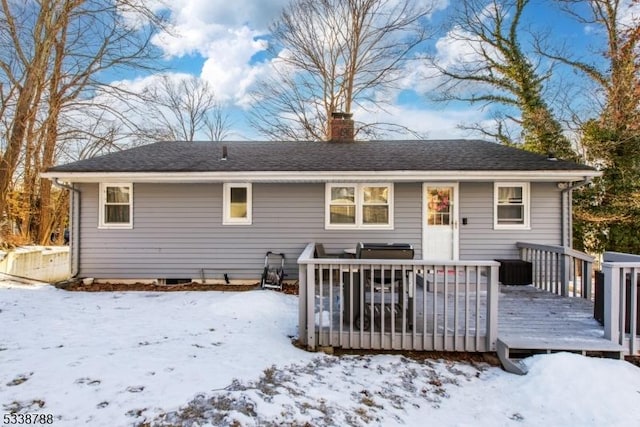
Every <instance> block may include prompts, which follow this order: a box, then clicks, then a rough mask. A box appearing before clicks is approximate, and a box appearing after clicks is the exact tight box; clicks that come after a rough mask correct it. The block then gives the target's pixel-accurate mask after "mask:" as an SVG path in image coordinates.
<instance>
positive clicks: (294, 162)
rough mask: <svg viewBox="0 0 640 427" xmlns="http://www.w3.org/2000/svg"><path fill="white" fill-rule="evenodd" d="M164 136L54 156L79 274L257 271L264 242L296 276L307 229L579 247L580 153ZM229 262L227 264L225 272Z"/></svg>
mask: <svg viewBox="0 0 640 427" xmlns="http://www.w3.org/2000/svg"><path fill="white" fill-rule="evenodd" d="M332 129H333V135H334V138H333V140H332V141H325V142H283V141H276V142H227V141H225V142H179V141H170V142H157V143H154V144H150V145H145V146H140V147H136V148H132V149H129V150H125V151H121V152H116V153H112V154H107V155H104V156H101V157H96V158H91V159H86V160H81V161H78V162H75V163H69V164H65V165H60V166H55V167H52V168H50V169H49V170H48V171H47V172H46V173H45V174H44V175H43V176H44V177H46V178H49V179H52V180H54V182H56V183H58V184H60V185H62V186H64V187H65V188H68V189H69V190H70V191H71V196H72V197H71V239H70V240H71V242H70V244H71V259H72V261H71V262H72V273H73V275H75V276H78V277H92V278H95V279H96V280H105V281H106V280H111V281H114V280H115V281H125V280H135V281H157V282H160V283H163V282H164V283H169V282H171V281H176V280H191V279H192V280H205V281H207V282H223V281H224V279H225V277H226V278H228V279H230V280H231V281H232V282H246V281H250V282H253V283H255V282H256V280H257V279H259V277H260V274H261V272H262V268H263V265H264V258H265V253H266V252H267V251H270V250H271V251H275V252H282V253H284V254H285V255H286V260H287V261H286V270H287V273H288V275H289V276H288V278H290V279H295V278H296V275H297V265H296V259H297V258H298V256H299V255H300V253H301V252H302V251H303V250H304V248H305V246H306V244H307V243H308V242H310V241H317V242H322V243H324V245H325V247H326V248H327V250H328V251H329V252H338V251H342V250H344V249H346V248H352V247H354V246H355V244H356V242H359V241H365V242H367V241H369V242H402V243H408V244H411V245H412V246H413V248H414V250H415V254H416V257H417V258H420V259H442V260H469V259H489V260H493V259H495V258H517V257H518V248H517V247H516V242H518V241H527V242H533V243H540V244H551V245H562V246H570V242H571V189H572V188H574V187H575V186H578V185H583V184H585V183H586V182H588V181H589V180H590V179H591V178H593V177H595V176H597V175H598V174H599V172H597V171H596V170H594V169H592V168H590V167H588V166H584V165H580V164H577V163H573V162H569V161H563V160H560V159H555V158H553V157H548V156H542V155H538V154H534V153H530V152H526V151H523V150H520V149H516V148H511V147H506V146H501V145H498V144H495V143H491V142H486V141H478V140H437V141H354V140H353V122H352V121H351V118H350V116H348V115H336V116H335V117H334V118H333V122H332ZM225 275H226V276H225Z"/></svg>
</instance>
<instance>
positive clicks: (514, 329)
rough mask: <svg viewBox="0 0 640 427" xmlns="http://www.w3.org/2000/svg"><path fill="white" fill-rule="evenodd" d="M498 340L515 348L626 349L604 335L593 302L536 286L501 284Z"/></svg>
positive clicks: (586, 350) (549, 349)
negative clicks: (596, 317) (563, 295)
mask: <svg viewBox="0 0 640 427" xmlns="http://www.w3.org/2000/svg"><path fill="white" fill-rule="evenodd" d="M498 340H500V341H502V342H503V343H504V344H505V345H507V346H508V347H509V349H511V350H512V351H513V350H521V351H527V350H528V351H531V352H553V351H575V352H580V353H583V354H586V353H590V352H602V353H617V354H619V353H620V352H621V351H623V350H622V346H620V345H617V344H615V343H613V342H611V341H609V340H607V339H605V337H604V328H603V327H602V326H601V325H600V324H599V323H598V322H597V321H596V320H595V319H594V318H593V302H591V301H590V300H586V299H584V298H567V297H562V296H559V295H555V294H552V293H549V292H545V291H542V290H539V289H537V288H534V287H533V286H501V287H500V298H499V304H498Z"/></svg>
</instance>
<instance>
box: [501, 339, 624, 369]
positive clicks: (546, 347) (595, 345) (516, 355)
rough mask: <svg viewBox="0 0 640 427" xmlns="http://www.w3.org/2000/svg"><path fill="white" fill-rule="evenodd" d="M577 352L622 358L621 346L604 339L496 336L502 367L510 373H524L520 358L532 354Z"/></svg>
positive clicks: (523, 365)
mask: <svg viewBox="0 0 640 427" xmlns="http://www.w3.org/2000/svg"><path fill="white" fill-rule="evenodd" d="M561 351H565V352H570V353H578V354H582V355H583V356H599V357H607V358H613V359H623V358H624V349H623V347H622V346H620V345H618V344H615V343H612V342H611V341H607V340H605V339H586V340H582V339H578V340H570V341H567V340H557V341H554V340H549V339H529V340H527V339H519V338H513V339H510V338H498V340H497V342H496V352H497V353H498V358H499V359H500V363H502V367H503V368H504V369H505V370H506V371H507V372H511V373H512V374H518V375H525V374H526V373H527V367H526V365H525V364H524V363H522V359H523V358H525V357H528V356H531V355H533V354H549V353H557V352H561Z"/></svg>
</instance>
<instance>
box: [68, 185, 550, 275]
mask: <svg viewBox="0 0 640 427" xmlns="http://www.w3.org/2000/svg"><path fill="white" fill-rule="evenodd" d="M78 187H79V189H80V191H81V199H82V204H81V206H82V209H81V214H80V215H81V220H80V271H79V276H80V277H95V278H113V279H118V278H119V279H154V278H193V279H198V278H200V275H201V269H206V271H205V277H206V278H207V279H218V280H220V279H222V278H223V275H224V274H225V273H226V274H228V275H229V278H230V279H232V280H234V279H238V280H247V279H251V280H253V279H255V280H259V277H260V274H261V272H262V268H263V266H264V257H265V253H266V252H267V251H274V252H283V253H284V254H285V255H286V259H287V263H286V271H287V273H288V278H295V277H296V276H297V264H296V260H297V258H298V256H299V255H300V253H301V252H302V250H303V249H304V247H305V246H306V244H307V243H308V242H311V241H316V242H322V243H324V245H325V247H326V249H327V251H328V252H340V251H342V250H343V249H345V248H352V247H355V245H356V243H357V242H358V241H365V242H403V243H410V244H412V245H413V246H414V248H415V249H416V257H421V256H422V253H421V243H422V226H421V216H422V184H421V183H402V184H395V186H394V195H395V211H394V219H395V221H394V229H393V230H325V220H324V212H325V205H324V203H325V200H324V199H325V185H324V184H323V183H317V184H308V183H305V184H293V183H287V184H275V183H274V184H253V223H252V224H251V225H222V184H216V183H209V184H206V183H203V184H134V200H133V203H134V214H133V229H126V230H118V229H99V228H98V209H99V206H98V203H99V201H98V199H99V197H98V191H99V185H98V184H81V185H79V186H78ZM559 197H560V196H559V192H558V191H557V189H556V188H555V186H554V185H553V184H532V185H531V201H532V203H531V204H532V208H531V226H532V227H531V228H532V230H531V231H517V232H514V231H502V230H493V183H461V184H460V198H459V200H460V218H464V217H466V218H467V219H468V225H464V226H463V225H461V226H460V227H461V228H460V258H461V259H494V258H500V257H502V258H505V257H516V256H517V251H516V249H515V245H514V243H515V242H516V241H518V240H523V241H530V242H539V243H548V244H559V243H560V214H559V209H560V202H559ZM461 222H462V221H461Z"/></svg>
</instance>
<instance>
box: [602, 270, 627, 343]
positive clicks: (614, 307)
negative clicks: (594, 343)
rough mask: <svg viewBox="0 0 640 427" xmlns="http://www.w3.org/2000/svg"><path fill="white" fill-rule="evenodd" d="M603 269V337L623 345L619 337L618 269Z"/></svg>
mask: <svg viewBox="0 0 640 427" xmlns="http://www.w3.org/2000/svg"><path fill="white" fill-rule="evenodd" d="M603 268H604V337H605V338H606V339H608V340H610V341H612V342H615V343H617V344H623V343H622V340H621V336H620V268H618V267H612V266H610V265H607V264H606V263H605V264H603Z"/></svg>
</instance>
